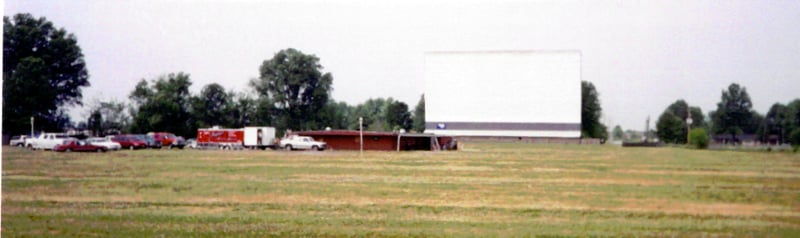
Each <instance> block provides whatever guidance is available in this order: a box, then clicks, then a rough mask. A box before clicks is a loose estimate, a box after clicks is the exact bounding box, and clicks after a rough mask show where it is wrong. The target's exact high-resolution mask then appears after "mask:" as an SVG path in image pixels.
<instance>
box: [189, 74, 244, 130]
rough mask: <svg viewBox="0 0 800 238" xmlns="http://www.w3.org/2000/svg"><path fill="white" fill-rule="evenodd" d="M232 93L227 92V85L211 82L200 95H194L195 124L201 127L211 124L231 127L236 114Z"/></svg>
mask: <svg viewBox="0 0 800 238" xmlns="http://www.w3.org/2000/svg"><path fill="white" fill-rule="evenodd" d="M232 109H233V102H232V95H230V94H228V93H227V92H225V87H222V85H220V84H218V83H211V84H208V85H206V86H204V87H203V89H202V90H201V91H200V95H197V96H195V97H192V112H193V114H194V120H195V125H197V126H198V127H201V128H205V127H211V126H223V127H230V126H232V125H231V124H233V123H232V121H233V120H234V118H233V117H234V116H233V115H231V114H230V112H231V111H232Z"/></svg>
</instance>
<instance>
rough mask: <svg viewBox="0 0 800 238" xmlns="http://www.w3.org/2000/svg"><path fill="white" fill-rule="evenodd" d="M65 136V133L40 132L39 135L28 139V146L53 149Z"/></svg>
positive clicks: (35, 148) (34, 148) (36, 148)
mask: <svg viewBox="0 0 800 238" xmlns="http://www.w3.org/2000/svg"><path fill="white" fill-rule="evenodd" d="M67 138H68V137H67V134H64V133H42V134H41V135H39V137H36V138H34V139H30V140H28V141H30V144H28V147H29V148H31V149H32V150H39V149H41V150H53V149H55V147H56V145H59V144H61V143H64V139H67Z"/></svg>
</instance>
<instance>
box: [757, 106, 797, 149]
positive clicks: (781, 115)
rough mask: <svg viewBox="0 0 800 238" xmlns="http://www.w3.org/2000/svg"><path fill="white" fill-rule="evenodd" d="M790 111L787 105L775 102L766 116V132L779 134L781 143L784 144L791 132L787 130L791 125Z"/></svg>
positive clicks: (767, 133)
mask: <svg viewBox="0 0 800 238" xmlns="http://www.w3.org/2000/svg"><path fill="white" fill-rule="evenodd" d="M788 111H789V109H788V108H787V107H786V105H783V104H781V103H775V104H772V107H770V108H769V111H768V112H767V115H765V116H764V131H763V132H764V134H765V135H775V136H777V137H778V138H777V140H778V143H779V144H783V143H784V142H785V141H786V138H787V137H788V136H789V132H791V131H787V129H789V128H790V127H791V121H790V115H789V113H788Z"/></svg>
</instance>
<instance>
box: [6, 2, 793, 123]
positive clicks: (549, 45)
mask: <svg viewBox="0 0 800 238" xmlns="http://www.w3.org/2000/svg"><path fill="white" fill-rule="evenodd" d="M4 7H5V8H4V15H6V16H10V15H13V14H16V13H20V12H29V13H32V14H33V15H34V16H35V17H40V16H44V17H46V18H47V19H49V20H50V21H52V22H53V23H54V24H55V25H56V26H58V27H63V28H65V29H66V30H67V31H69V32H71V33H73V34H75V35H76V36H77V38H78V43H79V44H80V46H81V48H82V49H83V53H84V55H85V60H86V62H87V66H88V69H89V74H90V82H91V84H92V86H91V87H89V88H85V89H84V90H83V95H84V102H86V103H90V102H91V101H94V100H110V99H116V100H125V101H127V95H128V94H129V93H130V91H131V90H133V87H134V85H135V84H136V82H138V81H139V80H140V79H142V78H146V79H152V78H154V77H156V76H159V75H162V74H166V73H170V72H178V71H183V72H186V73H189V74H190V75H191V79H192V81H193V83H194V85H193V87H192V89H191V90H192V91H193V92H194V93H197V92H199V91H200V88H202V87H203V86H204V85H206V84H209V83H213V82H217V83H220V84H222V85H223V86H225V88H226V89H233V90H236V91H245V90H249V87H248V86H247V82H248V81H249V80H250V79H251V78H255V77H257V75H258V67H259V65H260V64H261V62H262V61H264V60H265V59H269V58H271V57H272V56H273V55H274V54H275V53H276V52H277V51H279V50H281V49H285V48H288V47H292V48H296V49H298V50H301V51H303V52H304V53H307V54H315V55H317V56H318V57H319V58H320V59H321V64H322V65H323V66H324V67H325V69H324V70H325V71H326V72H331V73H332V74H333V76H334V81H333V82H334V83H333V86H334V91H333V98H334V99H335V100H338V101H345V102H347V103H349V104H352V105H355V104H358V103H361V102H363V101H365V100H367V99H368V98H372V97H393V98H395V99H399V100H401V101H404V102H406V103H407V104H409V105H410V106H411V107H413V106H414V105H416V103H417V101H418V100H419V97H420V95H421V94H422V93H423V87H424V86H423V85H424V78H423V75H424V61H423V60H424V58H423V55H424V53H425V52H426V51H443V50H456V51H460V50H560V49H576V50H581V51H582V53H583V59H582V61H583V62H582V63H583V65H582V67H583V72H582V77H583V80H587V81H591V82H592V83H594V84H595V86H596V87H597V89H598V91H599V92H600V100H601V101H602V107H603V115H604V118H603V121H604V122H605V123H606V124H608V125H609V127H613V126H614V125H616V124H621V125H622V127H623V128H625V129H637V130H643V129H644V121H645V118H646V117H647V116H648V115H650V116H651V120H652V122H651V127H652V125H653V124H654V121H655V120H656V119H657V118H658V116H659V115H660V114H661V112H662V111H663V110H664V109H665V108H666V107H667V106H668V105H669V104H670V103H672V102H674V101H675V100H677V99H680V98H682V99H685V100H687V102H688V103H689V104H691V105H693V106H700V107H701V108H702V110H703V112H704V113H708V111H710V110H714V109H715V107H716V103H717V102H719V100H720V95H721V92H722V90H723V88H726V87H727V86H728V85H729V84H730V83H732V82H736V83H739V84H741V85H742V86H744V87H746V88H747V91H748V92H749V93H750V96H751V98H752V100H753V103H754V108H755V109H756V110H757V111H759V112H760V113H762V114H763V113H766V111H767V110H768V109H769V107H770V106H771V105H772V104H773V103H775V102H781V103H786V102H788V101H789V100H791V99H793V98H798V97H800V27H798V26H800V24H799V23H800V1H694V0H691V1H672V0H670V1H585V2H584V1H487V2H483V3H480V2H469V1H467V2H464V1H444V2H436V3H429V2H428V1H389V2H386V1H379V2H376V1H30V0H24V1H15V0H11V1H8V0H7V1H6V2H5V5H4ZM475 96H476V97H480V95H475ZM85 111H86V109H76V110H73V112H72V113H71V114H72V115H73V117H74V118H73V120H83V118H85V115H86V114H88V113H86V112H85ZM75 117H77V118H75Z"/></svg>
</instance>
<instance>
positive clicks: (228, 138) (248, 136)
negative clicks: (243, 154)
mask: <svg viewBox="0 0 800 238" xmlns="http://www.w3.org/2000/svg"><path fill="white" fill-rule="evenodd" d="M274 146H275V128H274V127H245V128H218V127H213V128H204V129H197V147H198V148H206V149H243V148H251V149H266V148H274Z"/></svg>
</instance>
